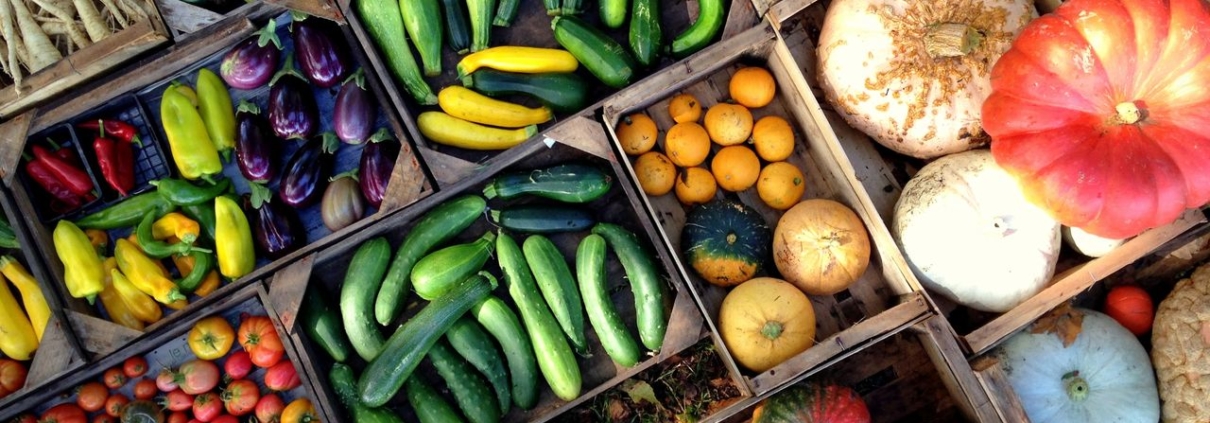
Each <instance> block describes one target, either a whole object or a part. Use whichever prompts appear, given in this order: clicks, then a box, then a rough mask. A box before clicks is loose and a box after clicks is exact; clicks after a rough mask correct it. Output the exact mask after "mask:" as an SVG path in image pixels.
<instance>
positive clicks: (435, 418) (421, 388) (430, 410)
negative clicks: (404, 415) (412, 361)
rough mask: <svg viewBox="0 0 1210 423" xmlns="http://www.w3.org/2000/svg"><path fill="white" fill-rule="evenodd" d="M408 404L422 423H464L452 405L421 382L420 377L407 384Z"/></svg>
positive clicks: (411, 379)
mask: <svg viewBox="0 0 1210 423" xmlns="http://www.w3.org/2000/svg"><path fill="white" fill-rule="evenodd" d="M407 384H408V386H407V389H405V390H406V391H407V395H408V403H411V404H412V410H414V411H416V418H417V419H418V420H420V423H462V422H463V421H464V420H462V417H461V416H459V415H458V412H457V411H454V407H452V406H450V403H448V402H445V399H443V398H441V395H438V394H437V391H435V390H433V388H432V387H431V386H429V385H428V384H426V383H424V381H422V380H420V376H416V377H410V378H408V382H407Z"/></svg>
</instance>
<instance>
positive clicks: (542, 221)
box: [490, 205, 596, 234]
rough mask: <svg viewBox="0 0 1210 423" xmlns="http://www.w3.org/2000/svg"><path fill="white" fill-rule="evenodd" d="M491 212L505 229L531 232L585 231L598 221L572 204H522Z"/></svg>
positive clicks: (495, 220)
mask: <svg viewBox="0 0 1210 423" xmlns="http://www.w3.org/2000/svg"><path fill="white" fill-rule="evenodd" d="M490 214H491V218H492V222H494V223H495V224H497V225H500V226H501V227H503V228H505V229H508V230H511V231H516V232H524V233H531V234H550V233H559V232H578V231H584V230H588V229H589V228H591V227H592V225H593V224H594V223H596V220H595V219H593V218H592V214H591V213H589V212H588V211H587V210H584V209H581V208H576V207H571V206H555V205H521V206H513V207H509V208H506V209H503V210H492V211H491V213H490Z"/></svg>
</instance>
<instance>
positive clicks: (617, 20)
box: [565, 0, 627, 29]
mask: <svg viewBox="0 0 1210 423" xmlns="http://www.w3.org/2000/svg"><path fill="white" fill-rule="evenodd" d="M565 1H566V0H565ZM600 6H601V23H602V24H605V27H606V28H610V29H618V28H621V27H622V24H624V23H626V6H627V5H626V0H601V2H600Z"/></svg>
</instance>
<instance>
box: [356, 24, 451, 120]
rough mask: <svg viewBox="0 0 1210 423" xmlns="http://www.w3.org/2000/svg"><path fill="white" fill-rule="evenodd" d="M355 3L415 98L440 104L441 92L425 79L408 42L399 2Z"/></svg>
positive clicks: (404, 84) (374, 37)
mask: <svg viewBox="0 0 1210 423" xmlns="http://www.w3.org/2000/svg"><path fill="white" fill-rule="evenodd" d="M353 6H354V7H356V8H357V16H358V17H360V18H361V21H362V22H365V26H366V30H367V31H369V33H370V38H373V39H374V44H377V45H378V48H379V49H380V50H382V52H383V55H385V56H386V62H387V67H389V68H391V73H392V74H394V75H395V78H396V79H398V80H399V82H402V83H403V86H404V88H406V89H407V91H408V93H409V94H411V95H412V98H413V99H415V100H416V102H417V103H420V104H423V105H432V104H437V95H436V94H433V89H432V88H431V87H429V84H428V82H425V81H424V76H423V75H422V74H421V72H420V66H419V65H417V64H416V56H413V55H412V48H411V47H409V46H408V41H407V36H406V35H404V29H403V16H402V14H401V12H400V10H399V2H396V1H390V0H387V1H379V0H357V1H354V2H353Z"/></svg>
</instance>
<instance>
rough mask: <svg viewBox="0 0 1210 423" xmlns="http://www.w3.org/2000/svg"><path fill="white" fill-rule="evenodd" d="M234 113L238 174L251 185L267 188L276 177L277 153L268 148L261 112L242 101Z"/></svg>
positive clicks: (267, 134) (267, 132)
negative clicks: (266, 185)
mask: <svg viewBox="0 0 1210 423" xmlns="http://www.w3.org/2000/svg"><path fill="white" fill-rule="evenodd" d="M237 110H238V111H237V112H236V113H235V161H236V162H238V163H239V171H240V173H242V174H243V175H244V178H246V179H248V180H249V181H251V182H256V183H260V184H267V183H269V181H271V180H273V178H274V177H275V176H277V166H276V165H274V163H273V162H274V161H275V157H274V152H273V151H272V150H271V148H270V146H269V138H270V137H272V135H270V134H269V131H268V129H266V127H265V119H264V118H262V117H261V115H260V108H258V107H256V105H255V104H252V103H249V102H247V101H241V102H240V104H239V107H238V108H237Z"/></svg>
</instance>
